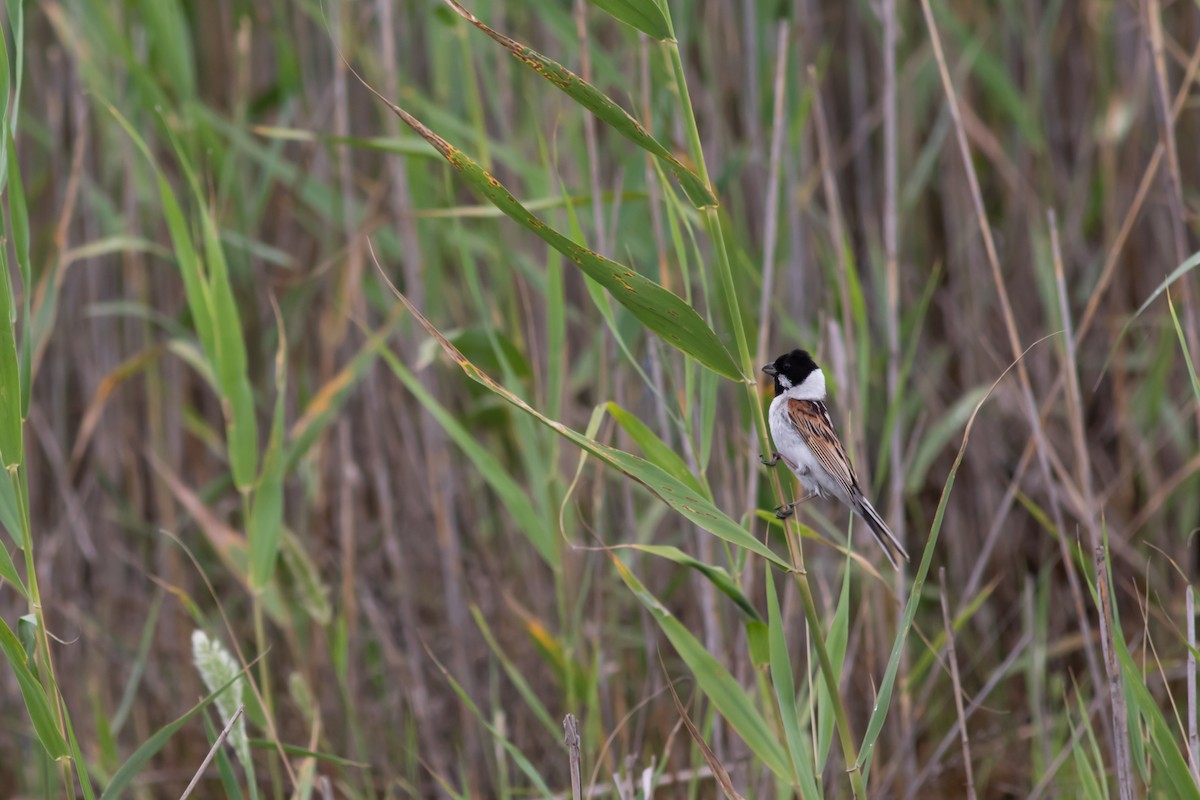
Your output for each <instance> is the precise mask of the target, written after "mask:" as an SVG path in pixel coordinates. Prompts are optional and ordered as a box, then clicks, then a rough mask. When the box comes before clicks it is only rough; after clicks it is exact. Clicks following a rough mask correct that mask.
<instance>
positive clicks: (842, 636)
mask: <svg viewBox="0 0 1200 800" xmlns="http://www.w3.org/2000/svg"><path fill="white" fill-rule="evenodd" d="M827 638H828V643H827V645H826V646H827V647H828V648H829V660H830V662H831V663H832V664H833V668H834V670H835V671H836V673H837V674H836V678H837V683H838V685H841V680H842V668H843V665H844V662H845V660H846V645H847V643H848V642H849V639H850V564H849V562H847V564H846V566H845V568H844V569H843V570H842V594H841V597H840V598H839V600H838V605H837V611H835V612H834V614H833V623H832V624H831V625H830V626H829V633H828V634H827ZM835 721H836V720H835V717H834V714H833V698H832V697H831V696H830V694H829V687H828V686H826V684H825V682H824V681H821V682H820V683H819V684H818V685H817V771H818V772H821V771H824V769H825V762H826V761H827V760H828V759H829V748H830V747H831V746H832V745H833V729H834V722H835Z"/></svg>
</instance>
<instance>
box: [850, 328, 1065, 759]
mask: <svg viewBox="0 0 1200 800" xmlns="http://www.w3.org/2000/svg"><path fill="white" fill-rule="evenodd" d="M1048 338H1050V337H1048V336H1047V337H1043V338H1041V339H1038V340H1037V341H1036V342H1034V343H1033V344H1031V345H1029V347H1027V348H1026V349H1025V351H1024V352H1023V353H1021V355H1020V357H1021V358H1024V357H1025V355H1026V354H1027V353H1029V351H1030V350H1032V349H1033V348H1034V347H1037V346H1038V345H1039V344H1041V343H1042V342H1044V341H1046V339H1048ZM1016 364H1017V362H1016V361H1014V362H1013V363H1012V364H1010V365H1009V366H1008V367H1007V368H1006V369H1005V370H1004V372H1003V373H1001V374H1000V377H998V378H996V380H995V382H993V383H992V385H991V387H990V388H989V389H988V390H987V393H986V394H984V396H983V397H981V398H980V399H979V402H978V403H976V404H975V410H974V411H972V412H971V416H970V418H968V419H967V426H966V429H965V430H964V431H963V439H962V444H960V445H959V447H958V455H956V456H955V457H954V463H953V464H952V465H951V466H950V472H949V473H948V474H947V476H946V483H945V485H944V486H943V487H942V497H941V499H940V500H939V501H938V507H937V513H936V514H935V515H934V518H933V526H932V527H931V528H930V530H929V539H928V541H927V542H926V543H925V552H924V554H923V555H922V556H921V564H920V565H919V566H918V567H917V573H916V575H915V576H914V577H913V582H912V587H911V589H910V590H909V596H908V602H907V604H906V605H905V607H904V618H903V621H902V622H901V625H900V630H898V631H897V632H896V641H895V643H894V644H893V645H892V654H891V656H890V657H889V658H888V665H887V670H886V671H885V672H884V676H883V681H882V682H881V683H880V686H879V693H878V695H877V696H876V699H875V708H874V709H873V710H872V711H871V718H870V720H869V721H868V723H867V732H866V734H865V735H864V736H863V742H862V747H861V748H860V750H859V755H858V764H857V767H859V768H860V769H862V772H863V779H864V781H865V780H866V779H867V778H868V777H869V776H870V770H871V760H872V758H873V756H874V754H875V742H876V740H877V739H878V738H879V734H880V732H881V731H882V730H883V723H884V721H885V720H886V719H887V715H888V710H889V706H890V705H891V701H892V690H893V689H894V688H895V683H896V672H897V671H898V670H899V668H900V656H901V654H902V652H903V650H904V645H905V643H906V642H907V641H908V633H909V631H910V630H912V624H913V619H914V618H915V617H916V614H917V606H918V605H919V604H920V602H921V590H922V589H923V588H924V586H925V578H926V576H928V574H929V566H930V564H932V563H933V551H934V548H935V546H936V545H937V540H938V535H939V534H940V533H941V531H942V520H943V519H944V518H945V516H946V506H947V505H948V504H949V502H950V493H951V492H952V491H953V489H954V478H955V476H956V475H958V468H959V467H960V466H962V462H963V457H964V456H965V455H966V452H967V442H969V441H970V440H971V429H972V428H973V427H974V426H975V420H976V418H977V417H978V416H979V411H980V409H982V408H983V404H984V403H986V402H987V400H988V398H989V397H991V395H992V392H994V391H996V387H997V386H999V385H1000V381H1002V380H1004V378H1005V376H1007V375H1008V373H1009V371H1011V370H1012V369H1013V367H1015V366H1016Z"/></svg>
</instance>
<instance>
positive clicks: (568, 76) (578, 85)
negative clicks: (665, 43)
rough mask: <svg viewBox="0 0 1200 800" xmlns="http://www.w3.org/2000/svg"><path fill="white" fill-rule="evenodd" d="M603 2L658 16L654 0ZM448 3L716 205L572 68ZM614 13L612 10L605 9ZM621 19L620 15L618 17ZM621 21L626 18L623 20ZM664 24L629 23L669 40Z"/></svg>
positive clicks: (693, 193) (701, 200) (448, 0)
mask: <svg viewBox="0 0 1200 800" xmlns="http://www.w3.org/2000/svg"><path fill="white" fill-rule="evenodd" d="M602 1H603V2H605V3H606V4H611V5H614V6H619V7H628V8H641V7H644V8H645V9H646V10H647V11H658V13H659V14H660V15H661V14H662V11H661V9H659V8H658V6H657V5H656V4H655V3H654V0H602ZM442 2H444V3H445V4H446V5H448V6H449V7H450V8H451V9H452V10H453V11H454V13H456V14H458V15H459V16H460V17H462V18H463V19H465V20H466V21H467V22H470V23H471V24H472V25H474V26H475V27H476V28H478V29H479V30H481V31H483V32H484V33H486V34H487V35H488V36H490V37H491V38H492V39H493V40H494V41H496V42H498V43H499V44H500V45H501V46H502V47H504V49H505V50H508V52H510V53H512V56H513V58H515V59H517V60H518V61H520V62H521V63H523V64H525V65H526V66H528V67H529V68H530V69H532V70H533V71H534V72H536V73H537V74H539V75H541V76H542V77H543V78H545V79H546V80H548V81H550V83H552V84H553V85H554V86H555V87H556V88H558V89H560V90H562V91H563V92H564V93H565V94H566V95H567V96H568V97H570V98H571V99H572V100H574V101H575V102H576V103H578V104H579V105H581V106H583V107H584V108H586V109H587V110H588V111H590V112H592V113H593V114H595V115H596V117H597V118H598V119H599V120H600V121H601V122H604V123H606V124H608V125H609V126H611V127H612V128H613V130H615V131H617V132H618V133H620V134H621V135H622V136H624V137H625V138H626V139H628V140H629V141H631V142H633V143H634V144H636V145H637V146H638V147H640V148H642V149H643V150H645V151H646V152H648V153H650V154H651V155H653V156H654V157H655V158H658V159H659V160H660V161H662V163H663V166H665V167H666V168H667V169H668V170H670V172H671V174H672V175H674V176H675V179H676V180H677V181H679V186H680V188H682V189H683V192H684V194H686V195H687V196H688V199H689V200H691V201H692V203H693V204H694V205H695V206H696V208H708V207H709V206H716V205H717V204H718V202H717V197H716V195H714V194H713V193H712V190H711V189H710V188H709V187H708V186H707V184H705V182H704V181H703V180H702V179H701V178H700V176H699V175H697V174H696V173H695V172H693V171H692V170H690V169H688V168H687V167H686V166H684V165H683V163H682V162H681V161H680V160H679V159H678V158H676V157H675V156H673V155H671V151H670V150H668V149H667V148H666V147H665V146H663V144H662V143H661V142H659V141H658V140H657V139H655V138H654V137H653V136H651V135H650V134H649V133H648V132H647V131H646V129H645V128H644V127H642V125H641V123H640V122H638V121H637V120H636V119H634V118H633V116H632V115H631V114H630V113H629V112H628V111H626V110H625V109H624V108H622V107H621V106H619V105H617V104H616V103H615V102H613V100H612V99H610V98H609V97H608V96H607V95H606V94H604V93H603V92H601V91H600V90H599V89H597V88H596V87H595V86H593V85H591V84H590V83H588V82H587V81H585V80H584V79H583V78H581V77H579V76H578V75H576V74H575V73H574V72H571V70H569V69H567V68H566V67H564V66H563V65H562V64H559V63H558V62H557V61H555V60H554V59H552V58H548V57H546V56H544V55H542V54H541V53H539V52H537V51H536V50H534V49H532V48H530V47H526V46H525V45H523V44H521V43H520V42H518V41H516V40H515V39H510V38H509V37H507V36H505V35H504V34H502V33H500V32H498V31H495V30H493V29H492V28H489V27H488V26H487V25H485V24H484V23H483V22H481V21H480V20H479V18H478V17H476V16H475V15H474V14H472V13H471V12H470V11H467V9H465V8H463V7H462V6H461V5H459V4H458V2H456V0H442ZM605 10H606V11H609V13H610V14H613V16H617V15H616V14H615V13H613V12H612V11H610V10H609V9H608V8H605ZM617 18H618V19H621V17H617ZM622 21H623V22H624V21H627V20H624V19H622ZM662 22H663V25H662V27H661V28H660V30H661V31H662V32H663V35H658V34H656V33H652V32H651V31H649V30H646V29H644V28H640V27H638V26H637V25H634V23H632V22H630V23H629V24H631V25H634V27H638V29H639V30H642V31H643V32H644V33H646V34H648V35H650V36H653V37H654V38H656V39H669V38H670V37H671V32H670V26H669V23H667V20H666V18H665V16H664V17H662Z"/></svg>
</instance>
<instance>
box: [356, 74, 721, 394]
mask: <svg viewBox="0 0 1200 800" xmlns="http://www.w3.org/2000/svg"><path fill="white" fill-rule="evenodd" d="M364 85H366V86H367V88H368V89H370V90H371V91H372V92H374V93H375V96H376V97H378V98H379V99H380V100H382V101H383V102H384V103H386V104H387V106H388V107H389V108H390V109H392V111H393V112H394V113H395V114H396V116H398V117H400V119H402V120H404V122H405V124H407V125H408V126H409V127H410V128H412V129H413V130H414V131H416V132H417V133H419V134H420V135H421V136H423V137H424V138H425V139H426V140H427V141H428V142H429V143H430V144H432V145H433V146H434V147H435V148H437V150H438V152H439V153H441V154H442V156H443V157H444V158H445V159H446V161H448V162H449V163H450V166H452V167H454V169H455V170H457V171H458V173H459V174H460V175H462V176H463V178H464V179H465V180H466V181H467V182H468V183H469V184H471V186H473V187H474V188H475V189H477V190H478V191H479V192H481V193H482V194H483V196H484V197H486V198H487V199H488V200H490V201H491V202H492V203H493V204H494V205H495V206H496V207H497V208H499V209H500V210H501V211H503V212H504V213H505V214H506V215H507V216H508V217H509V218H511V219H513V220H514V221H516V222H518V223H520V224H521V225H522V226H524V227H525V228H527V229H529V230H530V231H532V232H533V233H535V234H536V235H537V236H538V237H540V238H541V239H542V240H543V241H545V242H546V243H547V244H548V245H550V246H551V247H553V248H554V249H555V250H557V251H559V252H560V253H562V254H563V255H565V256H567V258H569V259H571V262H572V263H574V264H575V265H576V266H577V267H579V269H580V270H582V271H583V272H584V273H585V274H586V275H587V276H588V277H589V278H591V279H592V280H594V281H596V282H597V283H599V284H601V285H602V286H604V288H605V289H607V290H608V291H609V293H610V294H611V295H612V296H613V297H614V298H616V300H617V302H618V303H620V304H621V305H623V306H625V307H626V308H628V309H629V311H630V312H631V313H632V314H633V315H634V316H635V317H637V318H638V320H639V321H641V323H642V324H643V325H645V326H646V327H647V328H649V329H650V330H652V331H654V332H655V333H656V334H658V335H659V336H660V337H662V339H663V340H664V341H666V342H667V344H669V345H671V346H672V347H676V348H678V349H679V350H681V351H683V352H684V353H686V354H687V355H689V356H691V357H692V358H694V359H696V361H698V362H700V363H701V364H703V365H704V366H706V367H708V368H709V369H711V370H712V371H713V372H716V373H718V374H720V375H724V376H725V377H727V378H729V379H731V380H735V381H741V380H743V379H744V378H743V376H742V375H741V371H740V369H739V368H738V366H737V364H736V363H735V362H734V360H733V357H732V356H731V355H730V354H729V351H728V350H726V349H725V346H724V345H723V344H721V341H720V339H718V338H717V335H716V333H714V332H713V330H712V328H710V327H709V326H708V323H707V322H705V321H704V319H703V318H702V317H701V316H700V315H699V314H698V313H696V310H695V309H694V308H692V307H691V306H690V305H688V304H687V303H686V302H685V301H684V300H683V299H682V298H680V297H679V296H678V295H675V294H672V293H671V292H669V291H667V290H666V289H665V288H663V287H662V286H660V285H659V284H657V283H655V282H654V281H652V280H650V279H649V278H647V277H646V276H645V275H642V274H641V273H640V272H638V271H636V270H634V269H633V268H631V267H627V266H625V265H623V264H618V263H617V262H615V261H612V260H611V259H608V258H605V257H604V256H602V255H600V254H599V253H596V252H594V251H592V250H589V249H588V248H586V247H582V246H581V245H578V244H576V243H575V242H573V241H571V239H569V238H568V237H566V236H564V235H563V234H561V233H559V232H558V231H556V230H554V229H553V228H551V227H549V226H548V225H546V223H545V222H542V221H541V220H540V219H538V218H537V217H536V216H534V215H533V214H531V213H530V212H529V210H528V209H526V208H525V207H524V206H523V205H521V203H520V202H519V201H518V200H517V199H516V198H515V197H514V196H513V195H512V193H511V192H509V191H508V189H506V188H505V187H504V185H503V184H501V183H500V181H498V180H497V179H496V178H494V177H493V176H492V175H490V174H489V173H488V172H486V171H485V170H484V169H483V168H482V167H480V166H479V165H478V164H476V163H475V162H474V161H472V160H471V159H470V158H468V157H467V156H466V155H465V154H464V153H463V152H462V151H460V150H458V149H457V148H455V147H453V146H451V144H450V143H449V142H447V141H446V140H445V139H443V138H442V137H440V136H438V135H437V134H436V133H434V132H433V131H432V130H430V129H429V128H427V127H425V125H424V124H423V123H422V122H421V121H420V120H418V119H417V118H416V117H414V116H412V115H411V114H409V113H408V112H407V111H405V110H404V109H402V108H401V107H400V106H398V105H396V104H395V103H393V102H391V101H390V100H388V99H387V98H386V97H384V96H383V95H381V94H379V92H376V91H375V90H374V89H372V88H371V87H370V86H369V85H367V84H364Z"/></svg>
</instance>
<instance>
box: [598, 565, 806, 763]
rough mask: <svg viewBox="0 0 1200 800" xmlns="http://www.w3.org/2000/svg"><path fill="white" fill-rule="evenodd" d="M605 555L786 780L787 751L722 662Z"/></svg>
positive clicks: (708, 691)
mask: <svg viewBox="0 0 1200 800" xmlns="http://www.w3.org/2000/svg"><path fill="white" fill-rule="evenodd" d="M609 555H610V557H611V558H612V561H613V566H614V567H616V569H617V573H618V574H619V575H620V576H621V580H623V581H625V585H626V586H628V587H629V589H630V591H632V592H633V594H634V596H635V597H637V599H638V600H639V601H641V603H642V605H643V606H645V607H646V610H647V611H649V612H650V615H651V616H652V617H654V620H655V621H656V622H657V623H658V625H659V627H660V628H662V631H663V633H664V634H666V636H667V638H668V639H669V640H670V641H671V645H672V646H673V647H674V648H675V651H676V652H677V653H679V657H680V658H682V659H683V661H684V663H685V664H687V665H688V668H689V669H691V671H692V674H693V675H694V676H695V677H696V684H697V685H698V686H699V687H700V689H701V690H702V691H703V692H704V694H705V696H706V697H707V698H708V699H709V700H710V701H711V702H712V704H713V705H714V706H715V707H716V709H717V711H719V712H720V713H721V716H723V717H724V718H725V720H726V721H727V722H728V723H729V725H730V726H731V727H732V728H733V729H734V730H735V731H737V733H738V735H739V736H741V737H742V740H743V741H744V742H745V743H746V746H747V747H749V748H750V751H751V752H753V753H754V754H755V755H756V756H757V757H758V758H759V759H761V760H762V762H763V763H764V764H766V765H767V766H768V767H769V768H770V769H771V771H772V772H774V773H775V774H776V775H777V776H779V777H780V778H782V779H783V780H785V781H790V780H791V777H792V772H791V770H790V769H788V756H787V753H785V752H784V750H783V748H782V747H781V746H780V744H779V742H778V741H776V739H775V737H774V736H773V735H772V733H771V729H770V727H769V726H768V725H767V722H766V720H765V719H763V717H762V714H760V713H759V712H758V709H757V708H755V706H754V701H753V700H751V699H750V696H749V695H748V694H746V692H745V691H744V690H743V689H742V687H741V686H740V685H738V682H737V681H736V680H734V679H733V676H732V675H730V674H729V671H728V670H727V669H725V667H724V665H722V664H721V662H720V661H718V660H717V659H716V657H715V656H713V654H712V653H710V652H708V649H707V648H706V647H705V646H704V645H703V644H702V643H701V642H700V641H699V640H698V639H696V637H695V636H693V635H692V634H691V633H690V632H689V631H688V629H687V628H685V627H684V626H683V623H682V622H680V621H679V620H678V619H676V618H675V616H674V615H673V614H672V613H671V612H670V611H668V610H667V608H666V606H664V605H663V604H662V603H661V602H659V600H658V598H657V597H655V596H654V595H653V594H651V593H650V590H648V589H647V588H646V587H645V586H643V585H642V582H641V581H640V580H638V578H637V576H636V575H634V574H633V573H632V572H630V571H629V568H628V567H626V566H625V564H624V563H622V562H621V559H619V558H617V557H616V556H615V555H612V554H611V553H610V554H609Z"/></svg>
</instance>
